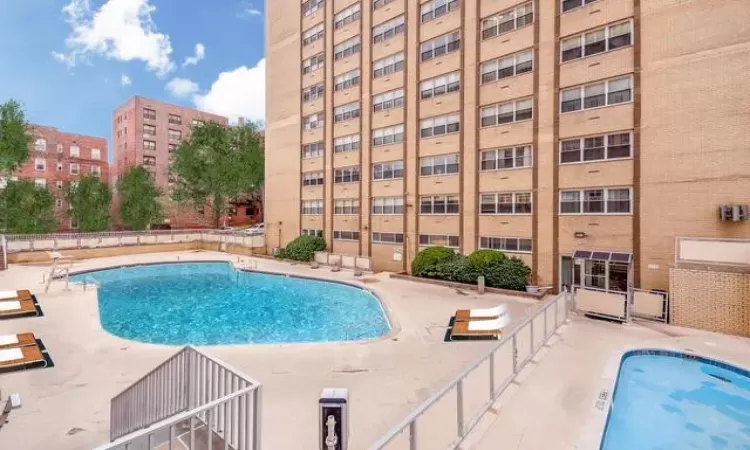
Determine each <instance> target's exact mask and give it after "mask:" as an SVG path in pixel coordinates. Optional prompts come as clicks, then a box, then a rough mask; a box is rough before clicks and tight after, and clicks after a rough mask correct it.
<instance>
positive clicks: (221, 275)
mask: <svg viewBox="0 0 750 450" xmlns="http://www.w3.org/2000/svg"><path fill="white" fill-rule="evenodd" d="M71 280H72V281H76V282H83V281H86V282H89V283H92V282H95V283H96V284H97V285H98V286H99V289H98V296H99V320H100V322H101V325H102V327H103V328H104V329H105V330H107V331H108V332H110V333H112V334H114V335H117V336H120V337H123V338H125V339H132V340H135V341H141V342H148V343H156V344H173V345H188V344H191V345H219V344H247V343H292V342H331V341H347V340H356V339H368V338H376V337H378V336H381V335H384V334H385V333H387V332H388V331H389V330H390V325H389V323H388V320H387V318H386V317H385V314H384V312H383V308H382V306H381V304H380V301H379V300H378V299H377V298H376V297H375V296H374V295H372V294H371V293H369V292H368V291H365V290H363V289H359V288H357V287H354V286H350V285H346V284H342V283H335V282H327V281H318V280H313V279H307V278H295V277H287V276H284V275H272V274H265V273H257V272H244V271H238V270H235V269H234V267H233V266H232V265H231V264H229V263H226V262H218V263H214V262H208V263H178V264H155V265H139V266H129V267H120V268H114V269H107V270H101V271H95V272H87V273H81V274H77V275H73V276H71Z"/></svg>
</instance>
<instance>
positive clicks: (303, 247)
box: [279, 235, 326, 261]
mask: <svg viewBox="0 0 750 450" xmlns="http://www.w3.org/2000/svg"><path fill="white" fill-rule="evenodd" d="M325 249H326V241H325V240H324V239H323V238H321V237H318V236H307V235H303V236H300V237H298V238H297V239H295V240H293V241H292V242H290V243H289V244H287V246H286V248H284V249H282V250H281V251H280V252H279V255H280V256H279V257H280V258H286V259H293V260H295V261H312V260H313V258H315V252H321V251H323V250H325Z"/></svg>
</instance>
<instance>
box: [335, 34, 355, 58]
mask: <svg viewBox="0 0 750 450" xmlns="http://www.w3.org/2000/svg"><path fill="white" fill-rule="evenodd" d="M360 49H361V46H360V44H359V36H354V37H353V38H351V39H347V40H345V41H344V42H342V43H340V44H338V45H337V46H335V47H333V60H334V61H338V60H340V59H344V58H348V57H349V56H352V55H355V54H357V53H359V51H360Z"/></svg>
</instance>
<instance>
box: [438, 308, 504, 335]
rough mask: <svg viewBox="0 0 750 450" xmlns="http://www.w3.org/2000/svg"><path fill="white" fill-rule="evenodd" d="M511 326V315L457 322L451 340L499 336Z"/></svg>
mask: <svg viewBox="0 0 750 450" xmlns="http://www.w3.org/2000/svg"><path fill="white" fill-rule="evenodd" d="M509 324H510V314H504V315H502V316H500V317H498V318H496V319H491V320H471V321H468V322H456V323H454V324H453V329H452V330H451V340H453V338H454V337H477V336H497V335H500V334H502V333H503V329H504V328H505V327H507V326H508V325H509Z"/></svg>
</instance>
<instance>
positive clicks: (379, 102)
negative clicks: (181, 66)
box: [372, 88, 404, 112]
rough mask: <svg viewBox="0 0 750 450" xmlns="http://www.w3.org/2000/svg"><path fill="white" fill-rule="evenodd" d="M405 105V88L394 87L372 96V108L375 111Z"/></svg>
mask: <svg viewBox="0 0 750 450" xmlns="http://www.w3.org/2000/svg"><path fill="white" fill-rule="evenodd" d="M402 106H404V89H403V88H399V89H394V90H392V91H388V92H384V93H382V94H378V95H376V96H374V97H372V110H373V111H374V112H378V111H384V110H387V109H394V108H401V107H402Z"/></svg>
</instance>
